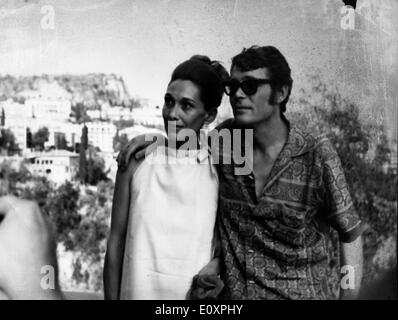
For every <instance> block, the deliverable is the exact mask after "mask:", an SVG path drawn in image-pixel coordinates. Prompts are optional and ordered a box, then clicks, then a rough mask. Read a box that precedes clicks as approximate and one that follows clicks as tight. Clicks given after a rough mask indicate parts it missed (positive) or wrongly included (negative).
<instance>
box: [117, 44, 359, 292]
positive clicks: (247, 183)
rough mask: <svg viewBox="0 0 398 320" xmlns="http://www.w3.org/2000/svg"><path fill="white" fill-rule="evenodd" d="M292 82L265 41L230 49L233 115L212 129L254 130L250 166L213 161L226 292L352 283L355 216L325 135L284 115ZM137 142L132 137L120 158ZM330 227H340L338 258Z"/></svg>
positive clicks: (324, 288) (353, 288) (355, 279)
mask: <svg viewBox="0 0 398 320" xmlns="http://www.w3.org/2000/svg"><path fill="white" fill-rule="evenodd" d="M292 82H293V81H292V79H291V71H290V67H289V65H288V63H287V61H286V59H285V58H284V56H283V55H282V54H281V53H280V52H279V51H278V50H277V49H276V48H274V47H271V46H266V47H251V48H249V49H245V50H243V52H242V53H240V54H238V55H237V56H235V57H234V58H233V59H232V67H231V79H230V81H229V82H228V83H227V84H226V86H225V89H226V93H227V94H228V95H229V97H230V103H231V106H232V108H233V112H234V119H230V120H227V121H226V122H224V123H223V124H221V125H220V126H219V127H218V128H217V130H222V129H226V130H241V129H252V130H253V159H251V160H252V163H253V170H252V173H251V174H249V175H237V174H236V172H237V171H236V170H235V169H236V168H237V167H238V165H237V164H235V163H234V162H232V164H227V163H223V164H221V165H219V166H218V171H219V179H220V187H219V188H220V189H219V192H220V195H219V212H218V228H219V232H220V238H221V256H220V258H221V259H220V260H221V262H222V266H223V271H222V272H221V277H222V279H223V280H224V283H225V289H224V291H223V298H226V299H251V300H252V299H335V298H337V295H338V292H339V289H341V290H340V298H343V299H345V298H351V299H352V298H355V297H356V296H357V294H358V292H359V288H360V281H361V277H362V243H361V237H360V234H361V230H362V226H361V222H360V221H359V218H358V216H357V214H356V213H355V210H354V208H353V205H352V200H351V198H350V195H349V191H348V186H347V183H346V181H345V178H344V173H343V170H342V167H341V164H340V160H339V157H338V155H337V153H336V151H335V150H334V148H333V146H332V145H331V143H330V142H329V141H328V140H327V139H326V138H325V137H314V136H313V135H311V134H309V133H306V132H304V131H302V130H300V129H299V128H297V127H296V126H295V125H294V124H291V123H290V122H289V121H288V120H287V119H286V117H285V116H284V112H285V111H286V104H287V102H288V100H289V96H290V92H291V89H292ZM231 136H232V135H231ZM142 145H145V143H143V141H142V140H140V139H138V141H135V142H133V144H132V146H131V145H130V146H129V147H128V148H127V150H125V151H124V153H123V154H122V156H121V157H120V161H119V163H121V164H123V162H124V161H126V160H125V159H124V156H125V158H126V159H128V157H129V155H130V154H131V153H135V152H136V150H137V148H138V147H140V146H142ZM212 147H213V146H212ZM218 151H219V154H223V153H224V152H223V150H222V145H221V144H220V146H219V150H218ZM228 152H229V151H228ZM142 155H143V151H140V152H139V153H137V154H136V155H135V157H136V158H139V157H141V156H142ZM330 227H332V228H333V229H335V230H336V231H337V232H338V234H339V243H340V248H341V259H340V264H339V263H338V261H337V260H338V259H336V257H335V256H334V252H335V251H336V250H333V245H334V247H336V241H334V242H333V240H332V237H331V235H332V234H331V233H330V232H329V231H330V230H329V229H330ZM336 261H337V263H336ZM340 266H341V267H343V266H345V267H344V269H342V270H343V271H344V272H345V273H346V274H342V276H344V278H343V279H341V280H344V281H343V285H342V286H340V283H341V281H340V276H341V275H340Z"/></svg>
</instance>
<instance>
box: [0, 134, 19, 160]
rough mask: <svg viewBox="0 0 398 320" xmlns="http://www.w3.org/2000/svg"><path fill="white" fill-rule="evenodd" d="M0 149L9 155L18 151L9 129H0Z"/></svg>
mask: <svg viewBox="0 0 398 320" xmlns="http://www.w3.org/2000/svg"><path fill="white" fill-rule="evenodd" d="M0 149H3V150H6V151H7V153H8V154H9V155H13V154H14V153H16V152H18V150H19V148H18V145H17V143H16V142H15V136H14V134H13V133H12V131H11V130H9V129H1V130H0Z"/></svg>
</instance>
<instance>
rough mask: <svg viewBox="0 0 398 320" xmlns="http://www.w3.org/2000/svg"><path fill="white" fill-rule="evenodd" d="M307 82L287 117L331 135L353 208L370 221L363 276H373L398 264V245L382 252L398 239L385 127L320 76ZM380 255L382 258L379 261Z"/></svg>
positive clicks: (393, 175) (393, 179)
mask: <svg viewBox="0 0 398 320" xmlns="http://www.w3.org/2000/svg"><path fill="white" fill-rule="evenodd" d="M308 83H310V84H311V85H312V86H311V88H310V89H309V90H307V91H306V90H302V91H301V95H299V96H297V97H295V98H294V99H293V101H292V103H291V104H290V110H292V109H293V111H292V112H291V113H292V116H288V118H290V119H295V123H299V124H301V126H303V127H306V129H309V130H310V131H313V132H315V133H317V134H327V135H328V137H329V139H330V140H331V141H332V142H333V144H334V146H335V147H336V150H337V153H338V154H339V156H340V159H341V163H342V165H343V168H344V172H345V176H346V180H347V182H348V185H349V187H350V191H351V195H352V198H353V202H354V207H355V209H356V210H357V211H358V213H359V215H360V217H361V219H362V221H364V222H365V223H366V224H367V225H368V226H369V228H368V229H367V230H366V231H365V233H364V258H365V271H364V279H365V280H371V279H373V278H375V277H377V276H378V273H379V272H383V271H384V270H382V268H383V267H385V266H390V267H391V266H392V264H394V263H396V250H393V251H391V250H386V251H385V252H383V254H380V250H384V249H383V248H384V245H383V244H384V243H386V242H391V243H396V239H397V224H396V219H397V217H396V210H397V174H396V173H394V172H393V171H387V172H386V171H385V170H384V166H385V165H386V164H388V162H389V159H390V156H391V150H390V148H389V146H388V143H387V138H386V136H385V134H384V130H383V127H382V126H381V125H378V124H375V123H374V122H370V121H365V120H361V118H360V114H359V108H358V106H357V105H355V104H354V103H352V102H351V101H349V100H347V99H346V98H344V97H342V95H341V94H340V93H339V91H338V90H332V89H330V88H331V86H330V85H327V84H325V83H324V82H322V81H321V79H319V77H313V78H310V79H309V82H308ZM372 151H374V152H372ZM378 256H383V259H384V260H383V261H380V260H379V261H378V263H377V264H375V263H374V260H375V257H378ZM394 261H395V262H394Z"/></svg>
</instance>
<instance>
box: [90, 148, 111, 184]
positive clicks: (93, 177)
mask: <svg viewBox="0 0 398 320" xmlns="http://www.w3.org/2000/svg"><path fill="white" fill-rule="evenodd" d="M88 153H89V158H88V160H87V180H86V182H87V183H88V184H91V185H93V186H95V185H97V184H98V182H100V181H107V180H108V177H107V172H105V161H104V159H102V158H101V157H100V156H99V155H98V153H97V152H96V150H95V148H93V147H89V148H88Z"/></svg>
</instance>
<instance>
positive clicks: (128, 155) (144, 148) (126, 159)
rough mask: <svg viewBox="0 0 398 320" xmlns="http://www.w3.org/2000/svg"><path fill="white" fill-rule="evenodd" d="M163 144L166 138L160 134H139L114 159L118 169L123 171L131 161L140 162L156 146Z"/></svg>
mask: <svg viewBox="0 0 398 320" xmlns="http://www.w3.org/2000/svg"><path fill="white" fill-rule="evenodd" d="M165 144H166V138H165V136H164V135H162V134H160V133H149V134H140V135H138V136H136V137H134V138H133V139H131V140H130V141H129V142H128V143H127V144H126V145H125V146H124V147H123V149H122V150H121V151H120V153H119V155H118V157H117V159H116V160H117V163H118V166H119V169H120V170H121V171H122V172H123V171H125V170H126V169H127V167H128V165H129V163H130V161H131V160H132V159H135V160H136V161H138V160H141V159H143V158H144V157H145V155H146V154H148V153H150V152H152V151H153V150H154V149H155V148H156V147H157V146H159V145H163V146H164V145H165Z"/></svg>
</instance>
